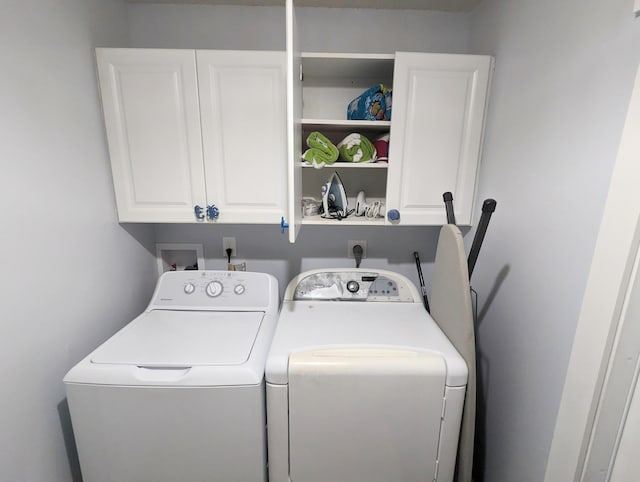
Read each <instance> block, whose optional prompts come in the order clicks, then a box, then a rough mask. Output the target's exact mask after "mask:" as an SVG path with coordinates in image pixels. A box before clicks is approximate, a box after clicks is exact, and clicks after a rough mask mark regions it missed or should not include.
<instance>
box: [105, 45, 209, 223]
mask: <svg viewBox="0 0 640 482" xmlns="http://www.w3.org/2000/svg"><path fill="white" fill-rule="evenodd" d="M96 54H97V62H98V75H99V79H100V89H101V94H102V104H103V110H104V117H105V124H106V129H107V140H108V144H109V152H110V155H111V168H112V171H113V180H114V186H115V194H116V202H117V207H118V216H119V219H120V221H121V222H134V221H145V222H187V221H193V220H194V214H193V213H194V211H193V207H194V205H196V204H202V205H203V206H204V205H205V204H206V200H205V199H206V196H205V186H204V167H203V157H202V147H201V140H200V139H201V134H200V114H199V108H198V85H197V80H196V63H195V62H196V61H195V54H194V52H193V51H184V50H144V49H97V51H96Z"/></svg>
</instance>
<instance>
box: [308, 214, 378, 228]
mask: <svg viewBox="0 0 640 482" xmlns="http://www.w3.org/2000/svg"><path fill="white" fill-rule="evenodd" d="M302 224H315V225H323V226H384V218H375V219H370V218H365V217H364V216H354V215H353V214H352V215H351V216H349V217H348V218H344V219H342V220H340V221H339V220H337V219H325V218H323V217H321V216H305V217H303V218H302Z"/></svg>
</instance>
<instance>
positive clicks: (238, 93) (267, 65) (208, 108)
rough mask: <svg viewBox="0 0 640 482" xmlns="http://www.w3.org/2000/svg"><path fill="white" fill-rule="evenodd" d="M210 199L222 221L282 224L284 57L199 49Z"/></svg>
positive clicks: (206, 174)
mask: <svg viewBox="0 0 640 482" xmlns="http://www.w3.org/2000/svg"><path fill="white" fill-rule="evenodd" d="M196 56H197V63H198V83H199V92H200V113H201V120H202V144H203V149H204V163H205V179H206V188H207V201H208V203H209V204H212V205H215V206H217V207H218V209H219V212H220V217H219V219H218V220H219V222H226V223H265V224H272V223H280V219H281V217H282V216H284V215H285V211H286V200H287V192H286V186H287V170H286V169H287V160H286V125H285V112H286V111H285V107H286V104H285V54H284V52H267V51H260V52H253V51H228V50H225V51H222V50H198V51H197V52H196Z"/></svg>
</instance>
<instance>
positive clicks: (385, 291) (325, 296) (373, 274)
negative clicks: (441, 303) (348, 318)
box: [290, 270, 420, 303]
mask: <svg viewBox="0 0 640 482" xmlns="http://www.w3.org/2000/svg"><path fill="white" fill-rule="evenodd" d="M294 282H296V285H295V289H294V292H293V299H294V300H314V301H371V302H374V301H386V302H389V301H397V302H405V303H406V302H409V303H412V302H416V299H415V296H414V295H415V292H416V288H415V286H413V284H412V283H411V282H410V281H409V280H408V279H406V278H404V277H403V276H401V275H397V274H395V273H386V272H385V273H381V272H377V271H364V270H353V271H316V272H311V273H309V274H307V275H306V276H305V274H304V273H303V274H302V275H300V276H299V277H298V278H296V280H294ZM292 283H293V282H292ZM290 287H291V285H290ZM418 301H420V300H418Z"/></svg>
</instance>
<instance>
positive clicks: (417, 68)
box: [286, 0, 493, 242]
mask: <svg viewBox="0 0 640 482" xmlns="http://www.w3.org/2000/svg"><path fill="white" fill-rule="evenodd" d="M286 10H287V56H288V64H287V89H288V104H289V105H288V113H289V117H288V125H287V130H288V135H289V153H288V159H289V191H290V195H289V203H290V205H289V213H290V214H289V219H288V221H289V223H290V232H289V238H290V241H291V242H293V241H295V238H296V236H297V234H298V231H299V229H300V224H303V225H304V224H318V225H327V226H329V225H335V226H337V225H380V226H384V225H400V226H402V225H442V224H445V223H446V222H447V218H446V208H445V204H444V201H443V194H444V193H445V192H451V193H452V194H453V206H454V212H455V215H456V222H457V223H458V224H461V225H468V224H471V221H472V214H473V209H474V198H475V192H476V179H477V173H478V167H479V163H480V156H481V146H482V136H483V128H484V118H485V111H486V104H487V98H488V97H487V96H488V89H489V83H490V76H491V72H492V70H493V59H492V58H491V57H489V56H482V55H457V54H431V53H417V52H416V53H406V52H396V53H395V54H368V53H328V52H300V51H299V49H298V48H297V45H298V41H299V39H298V34H297V32H296V29H295V17H296V16H295V10H296V6H295V4H294V0H287V2H286ZM302 35H303V34H302ZM378 84H382V85H383V86H384V87H386V88H388V89H391V90H392V99H393V100H392V108H391V119H390V120H388V119H385V120H348V119H347V107H348V106H349V104H350V103H351V101H352V100H353V99H355V98H357V97H358V96H360V95H361V94H363V93H364V92H365V91H367V90H368V89H369V88H371V87H373V86H376V85H378ZM313 131H319V132H320V133H322V134H324V135H325V136H326V137H327V138H328V139H329V140H330V141H331V142H333V143H334V144H337V143H339V142H340V141H341V140H343V139H345V138H346V136H347V135H349V134H351V133H358V134H361V135H362V136H364V137H366V138H367V139H369V140H372V141H375V140H376V139H379V138H383V137H385V136H386V135H388V137H387V138H388V139H389V144H388V159H387V160H385V162H380V161H378V162H373V163H353V162H342V161H341V159H338V161H336V162H334V163H332V164H328V165H325V167H323V168H322V169H314V168H313V167H311V166H310V165H308V163H304V162H303V161H302V159H301V154H302V153H303V152H304V151H305V150H306V148H307V145H306V139H307V137H308V135H309V134H310V133H311V132H313ZM334 171H336V172H337V173H338V174H339V176H340V178H341V180H342V182H343V184H344V187H345V191H346V195H347V198H348V206H349V208H350V209H353V208H355V207H356V200H357V199H358V197H359V194H360V198H361V197H362V196H363V195H364V197H365V206H366V207H367V208H368V209H367V215H366V216H356V213H353V214H351V215H349V216H348V217H346V218H343V219H340V220H336V219H327V218H324V217H321V216H320V215H318V214H317V213H314V211H313V207H311V208H309V206H313V204H314V201H313V200H315V203H317V202H318V201H320V200H321V199H322V191H321V190H322V187H323V186H324V185H325V184H326V183H327V181H328V180H329V178H330V177H331V176H332V174H333V172H334ZM303 206H304V207H303Z"/></svg>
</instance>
